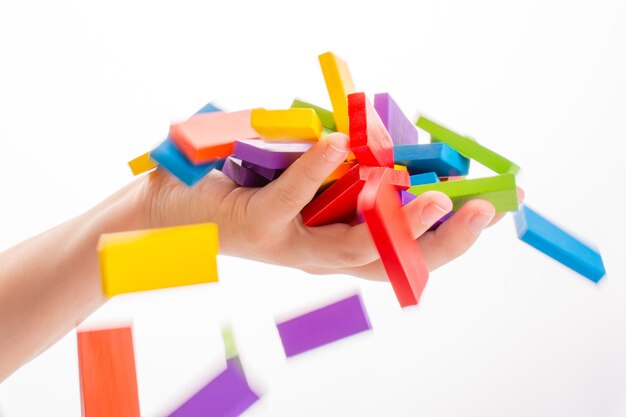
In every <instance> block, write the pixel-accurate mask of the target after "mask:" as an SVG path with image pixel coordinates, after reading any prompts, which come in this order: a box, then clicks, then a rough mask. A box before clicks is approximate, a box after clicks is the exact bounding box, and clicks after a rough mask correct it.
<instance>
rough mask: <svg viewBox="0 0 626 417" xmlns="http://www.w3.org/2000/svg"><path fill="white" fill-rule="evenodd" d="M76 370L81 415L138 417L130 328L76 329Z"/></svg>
mask: <svg viewBox="0 0 626 417" xmlns="http://www.w3.org/2000/svg"><path fill="white" fill-rule="evenodd" d="M77 339H78V369H79V374H80V393H81V398H82V401H81V402H82V415H83V416H84V417H110V416H119V417H139V396H138V391H137V376H136V372H135V353H134V350H133V335H132V331H131V328H130V327H121V328H114V329H102V330H93V331H79V332H78V333H77Z"/></svg>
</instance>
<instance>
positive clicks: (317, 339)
mask: <svg viewBox="0 0 626 417" xmlns="http://www.w3.org/2000/svg"><path fill="white" fill-rule="evenodd" d="M277 327H278V333H279V334H280V338H281V340H282V342H283V348H284V349H285V354H286V355H287V356H288V357H289V356H294V355H297V354H299V353H302V352H306V351H307V350H311V349H313V348H316V347H319V346H323V345H326V344H328V343H331V342H334V341H336V340H339V339H343V338H344V337H348V336H351V335H353V334H356V333H360V332H363V331H365V330H369V329H371V328H372V326H371V325H370V322H369V319H368V318H367V313H366V312H365V307H364V306H363V302H362V301H361V296H360V295H359V294H355V295H353V296H351V297H348V298H345V299H343V300H340V301H337V302H335V303H333V304H329V305H327V306H324V307H321V308H318V309H317V310H313V311H311V312H309V313H306V314H303V315H301V316H298V317H295V318H293V319H291V320H287V321H284V322H282V323H278V324H277Z"/></svg>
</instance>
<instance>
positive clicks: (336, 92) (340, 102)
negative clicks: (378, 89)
mask: <svg viewBox="0 0 626 417" xmlns="http://www.w3.org/2000/svg"><path fill="white" fill-rule="evenodd" d="M318 58H319V61H320V66H321V67H322V73H323V74H324V81H326V88H327V90H328V95H329V96H330V102H331V103H332V105H333V115H334V117H335V123H336V125H337V131H339V132H341V133H345V134H346V135H348V134H349V133H350V128H349V122H348V94H352V93H354V91H355V88H354V83H353V82H352V75H350V70H349V69H348V65H347V64H346V63H345V62H344V61H343V60H342V59H341V58H339V57H338V56H335V55H334V54H333V53H332V52H326V53H324V54H322V55H320V56H319V57H318Z"/></svg>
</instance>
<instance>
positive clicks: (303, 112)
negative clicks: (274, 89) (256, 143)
mask: <svg viewBox="0 0 626 417" xmlns="http://www.w3.org/2000/svg"><path fill="white" fill-rule="evenodd" d="M252 128H253V129H254V130H256V131H257V132H258V134H259V135H260V136H261V137H262V138H263V139H265V140H267V141H285V142H286V141H313V142H315V141H317V140H318V139H319V138H320V137H321V136H322V122H321V121H320V118H319V117H318V116H317V113H315V110H313V109H301V108H291V109H287V110H266V109H254V110H252Z"/></svg>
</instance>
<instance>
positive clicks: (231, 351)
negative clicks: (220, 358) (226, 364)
mask: <svg viewBox="0 0 626 417" xmlns="http://www.w3.org/2000/svg"><path fill="white" fill-rule="evenodd" d="M222 339H223V340H224V351H225V352H226V358H227V359H231V358H234V357H236V356H237V355H238V353H237V345H236V344H235V337H234V336H233V329H231V327H230V326H225V327H223V328H222Z"/></svg>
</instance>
